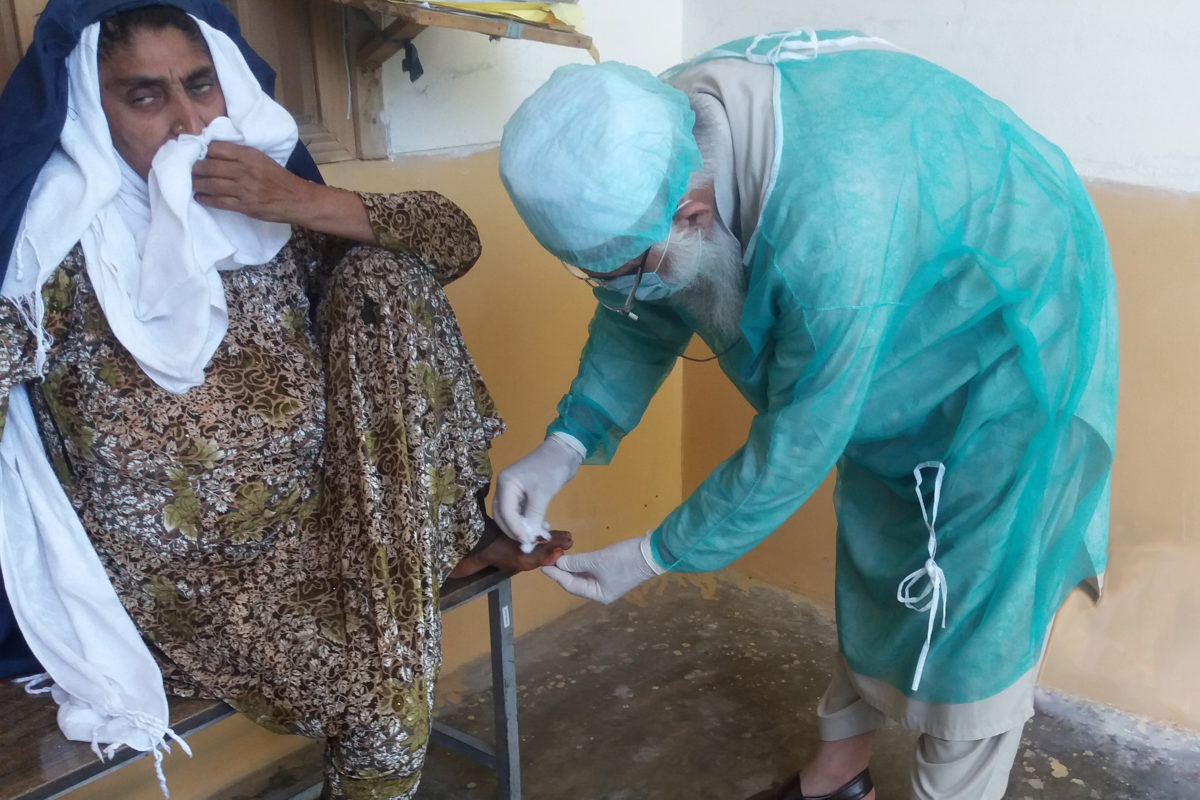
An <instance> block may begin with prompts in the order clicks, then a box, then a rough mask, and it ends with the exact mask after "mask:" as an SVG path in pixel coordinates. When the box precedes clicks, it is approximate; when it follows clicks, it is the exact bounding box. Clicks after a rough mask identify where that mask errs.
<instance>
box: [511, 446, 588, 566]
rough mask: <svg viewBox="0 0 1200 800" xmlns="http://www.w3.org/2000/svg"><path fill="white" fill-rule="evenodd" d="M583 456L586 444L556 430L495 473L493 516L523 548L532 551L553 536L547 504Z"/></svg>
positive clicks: (570, 476)
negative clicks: (542, 540)
mask: <svg viewBox="0 0 1200 800" xmlns="http://www.w3.org/2000/svg"><path fill="white" fill-rule="evenodd" d="M583 456H584V450H583V445H581V444H580V443H579V442H578V441H577V440H576V439H575V438H574V437H571V436H567V435H566V434H561V433H553V434H551V435H550V437H549V438H547V439H546V441H544V442H542V443H541V444H540V445H538V447H537V449H536V450H534V451H533V452H532V453H530V454H529V455H527V456H525V457H524V458H522V459H521V460H520V461H517V462H515V463H513V464H511V465H510V466H508V467H507V468H505V469H503V470H501V471H500V474H499V475H498V476H497V477H496V499H495V500H494V501H492V516H493V517H495V518H496V522H497V523H499V525H500V530H502V531H504V532H505V533H506V534H508V536H509V538H512V539H516V540H517V541H518V542H520V543H521V550H522V551H524V552H526V553H529V552H532V551H533V548H534V546H535V545H536V544H537V542H538V540H539V539H547V540H548V539H549V538H550V534H549V530H550V526H549V525H547V524H546V520H545V517H546V506H548V505H549V504H550V500H551V499H552V498H553V497H554V495H556V494H558V492H559V490H560V489H562V487H564V486H566V485H567V481H569V480H571V478H573V477H575V473H576V472H577V471H578V470H579V465H580V464H582V463H583Z"/></svg>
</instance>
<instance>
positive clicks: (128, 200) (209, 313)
mask: <svg viewBox="0 0 1200 800" xmlns="http://www.w3.org/2000/svg"><path fill="white" fill-rule="evenodd" d="M196 22H197V24H198V25H199V26H200V30H201V31H202V32H203V34H204V38H205V40H206V41H207V43H208V47H209V51H210V52H211V53H212V57H213V64H214V66H215V68H216V72H217V78H218V80H219V81H220V84H221V89H222V91H223V93H224V96H225V102H226V106H227V109H228V118H226V117H221V118H219V119H217V120H215V121H214V122H213V123H212V124H211V125H209V126H208V128H206V129H205V130H204V131H203V132H202V133H201V134H200V135H199V136H181V137H179V138H178V139H176V140H174V141H171V142H168V143H167V144H166V145H164V146H163V147H162V148H161V149H160V150H159V152H158V153H157V154H156V156H155V158H154V161H153V165H152V167H151V172H150V178H149V182H148V185H147V182H144V181H142V180H141V178H140V177H138V176H137V174H136V173H134V172H133V170H132V169H131V168H130V167H129V166H128V165H127V164H125V163H124V160H123V159H121V157H120V156H119V155H118V154H117V152H116V150H115V149H114V147H113V143H112V137H111V135H110V133H109V130H108V123H107V120H106V118H105V116H104V111H103V109H102V108H101V105H100V83H99V75H98V65H97V42H98V38H99V24H98V23H97V24H93V25H91V26H90V27H88V28H87V29H86V30H84V32H83V34H82V37H81V39H80V43H79V46H78V47H76V49H75V51H74V52H73V53H72V54H71V56H70V57H69V59H68V68H69V74H70V78H69V84H68V113H67V120H66V122H65V123H64V125H63V130H62V135H61V138H60V142H59V145H60V146H59V147H58V148H57V149H56V150H55V152H54V154H53V155H52V156H51V158H50V160H49V161H48V162H47V163H46V165H45V167H43V168H42V171H41V172H40V173H39V175H38V179H37V182H36V184H35V185H34V189H33V193H32V195H31V197H30V200H29V204H28V206H27V208H26V210H25V215H24V217H23V218H22V222H21V227H20V229H19V231H18V234H17V241H16V243H15V244H14V247H13V251H12V255H11V257H10V261H9V268H8V274H7V276H6V278H5V280H4V284H3V287H2V288H0V295H3V296H4V297H5V298H7V299H9V300H10V301H12V302H13V303H14V304H16V305H17V307H18V308H19V309H20V310H21V312H22V315H23V317H24V319H25V321H26V323H27V324H28V325H29V326H30V328H31V330H33V331H34V333H35V334H36V335H37V339H38V350H37V369H38V371H39V372H41V371H42V370H43V369H44V363H45V358H46V351H47V348H48V346H49V344H50V340H49V336H48V334H47V333H46V331H45V329H44V327H43V315H44V311H45V309H44V306H43V303H42V287H43V286H44V285H45V283H46V281H47V280H48V279H49V278H50V276H51V275H52V274H53V273H54V271H55V270H56V269H57V268H58V267H59V265H60V264H61V262H62V261H63V259H64V258H65V257H66V256H67V254H68V253H69V252H70V251H71V249H72V248H73V247H74V246H75V243H76V242H79V243H80V244H81V245H82V248H83V252H84V256H85V260H86V264H87V272H88V277H89V278H90V279H91V282H92V284H93V286H94V287H95V290H96V296H97V298H98V300H99V303H100V306H101V308H102V309H103V310H104V314H105V317H106V318H107V320H108V324H109V326H110V327H111V328H112V330H113V332H114V334H116V337H117V339H118V340H119V341H120V342H121V344H122V345H123V346H124V347H125V348H126V349H128V350H129V352H130V353H131V354H133V356H134V358H135V359H137V362H138V364H139V365H140V366H141V367H142V369H143V370H144V371H145V372H146V374H147V375H148V376H150V378H152V379H153V380H154V381H155V383H157V384H158V385H160V386H162V387H163V388H164V389H167V390H168V391H171V392H175V393H183V392H186V391H187V390H188V389H190V388H192V387H193V386H197V385H199V384H200V383H203V381H204V367H205V366H206V365H207V363H208V361H209V359H210V358H211V357H212V354H213V352H214V351H215V350H216V348H217V346H218V345H219V344H220V342H221V340H222V338H223V337H224V335H225V332H226V330H227V327H228V316H227V312H226V307H225V293H224V288H223V284H222V282H221V278H220V274H219V272H218V270H230V269H238V268H240V267H241V266H243V265H247V264H261V263H265V262H266V261H269V260H270V259H271V258H273V257H274V256H275V255H276V254H277V253H278V252H279V250H280V249H281V248H282V247H283V245H284V244H285V243H286V242H287V240H288V237H289V235H290V227H289V226H287V225H283V224H279V223H266V222H261V221H258V220H253V219H250V218H248V217H246V216H244V215H241V214H237V213H234V212H228V211H214V210H209V209H206V208H204V207H203V206H201V205H199V204H198V203H196V202H195V200H194V199H193V198H192V181H191V170H192V166H193V165H194V164H195V162H196V161H197V160H199V159H201V158H203V157H204V155H205V153H206V149H207V146H208V143H209V142H210V141H213V140H214V139H216V140H221V141H232V142H237V143H240V144H245V145H248V146H250V147H254V148H256V149H259V150H262V151H263V152H265V153H267V154H268V155H270V156H271V157H272V158H274V159H275V160H276V161H278V162H279V163H281V164H282V163H284V162H285V161H286V160H287V158H288V157H289V156H290V154H291V152H292V150H293V148H294V147H295V144H296V140H297V130H296V125H295V122H294V121H293V120H292V118H291V115H290V114H289V113H288V112H287V111H286V110H285V109H283V108H282V107H281V106H279V105H278V104H277V103H275V102H274V101H273V100H271V99H270V98H269V97H268V96H267V95H266V94H265V93H264V92H263V91H262V89H261V88H260V87H259V84H258V82H257V81H256V80H255V78H254V76H253V74H252V73H251V72H250V69H249V67H248V66H247V64H246V62H245V59H244V58H243V57H242V55H241V53H240V51H239V50H238V49H237V46H236V45H235V44H234V43H233V41H232V40H230V39H229V37H227V36H226V35H225V34H223V33H221V32H220V31H217V30H216V29H214V28H212V27H210V26H209V25H207V24H206V23H205V22H204V21H202V20H196ZM0 566H2V568H3V574H4V583H5V586H6V587H7V590H8V594H9V600H10V601H11V603H12V607H13V614H14V616H15V617H16V620H17V623H18V624H19V626H20V628H21V631H22V633H23V634H24V635H25V639H26V641H27V642H28V643H29V647H30V649H31V650H32V651H33V653H34V655H35V656H37V658H38V660H39V661H40V662H41V663H42V665H43V666H44V667H45V668H46V671H47V673H48V674H49V677H50V678H51V679H52V680H53V682H54V685H53V687H52V688H51V691H52V693H53V695H54V699H55V700H56V701H58V703H59V712H58V722H59V727H60V728H61V729H62V731H63V733H64V735H66V736H67V738H69V739H74V740H77V741H86V742H91V743H92V746H93V749H95V750H96V752H97V754H98V755H99V754H100V752H101V751H100V747H101V746H102V745H106V746H107V747H106V748H105V752H106V754H107V755H109V756H111V755H112V753H113V752H114V751H115V750H116V748H117V747H119V746H120V745H128V746H129V747H132V748H134V749H137V750H143V751H153V752H154V755H155V759H156V762H157V763H158V764H161V760H162V752H161V751H162V750H163V749H165V747H166V742H165V737H168V736H169V737H174V733H173V732H172V731H171V730H170V728H169V727H168V716H167V700H166V694H165V692H164V691H163V684H162V675H161V673H160V672H159V669H158V665H157V664H156V663H155V661H154V658H153V657H152V656H151V655H150V652H149V651H148V650H147V649H146V646H145V644H144V643H143V641H142V638H141V636H140V635H139V633H138V631H137V629H136V628H135V627H134V625H133V622H132V620H131V619H130V618H129V616H128V614H127V613H126V612H125V609H124V607H123V606H122V605H121V602H120V600H119V599H118V598H117V595H116V592H115V591H114V590H113V587H112V584H111V583H110V582H109V580H108V577H107V575H106V574H105V572H104V568H103V566H102V565H101V563H100V560H99V558H98V557H97V555H96V553H95V551H94V549H93V548H92V546H91V543H90V541H89V540H88V537H87V534H86V532H85V531H84V530H83V526H82V525H81V524H80V522H79V518H78V517H77V516H76V514H75V512H74V510H73V508H72V507H71V504H70V502H69V501H68V499H67V497H66V495H65V493H64V492H63V489H62V486H61V484H60V483H59V480H58V477H57V476H56V475H55V473H54V470H53V468H52V467H51V466H50V463H49V460H48V459H47V457H46V452H45V449H44V445H43V444H42V441H41V438H40V436H39V434H38V431H37V426H36V421H35V419H34V416H33V411H32V407H31V406H30V403H29V398H28V395H27V394H26V391H25V388H24V387H23V386H17V387H15V388H14V389H13V390H12V392H11V393H10V395H9V405H8V416H7V420H6V424H5V426H4V433H3V437H2V438H0ZM181 744H182V742H181ZM184 749H185V750H186V749H187V748H186V745H184ZM189 752H190V751H189ZM158 774H159V780H160V783H161V785H162V789H163V792H164V794H165V793H166V784H165V781H164V780H163V777H162V770H161V766H159V767H158Z"/></svg>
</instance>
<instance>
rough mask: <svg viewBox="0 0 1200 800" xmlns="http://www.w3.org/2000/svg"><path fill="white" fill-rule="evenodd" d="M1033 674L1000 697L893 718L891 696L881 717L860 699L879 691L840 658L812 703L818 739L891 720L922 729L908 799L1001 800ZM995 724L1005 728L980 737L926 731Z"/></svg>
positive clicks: (927, 707) (930, 706)
mask: <svg viewBox="0 0 1200 800" xmlns="http://www.w3.org/2000/svg"><path fill="white" fill-rule="evenodd" d="M1036 673H1037V670H1036V669H1034V670H1031V673H1030V674H1029V675H1027V676H1025V677H1023V678H1022V679H1021V680H1019V681H1018V682H1017V684H1014V686H1013V687H1012V689H1011V690H1006V691H1005V692H1004V693H1002V694H1003V695H1004V697H1003V698H989V699H988V700H983V701H980V702H979V703H963V704H960V705H942V704H935V703H919V704H918V703H910V706H912V708H909V709H906V710H905V712H904V713H902V714H895V713H894V709H893V708H891V707H892V706H894V698H889V700H892V701H893V702H890V703H880V704H879V705H883V706H885V707H889V710H890V711H893V713H892V714H885V713H884V712H883V711H880V710H879V708H877V707H876V706H875V705H872V704H871V703H869V702H868V701H867V699H865V698H864V696H863V695H864V694H867V695H873V694H877V693H878V691H879V687H878V686H873V685H871V682H870V679H865V680H864V679H863V678H862V676H856V675H854V674H853V673H851V672H850V670H849V669H848V667H847V666H846V662H845V659H843V658H842V657H841V654H839V655H838V658H837V660H836V662H835V665H834V670H833V679H832V680H831V681H830V683H829V688H828V689H826V690H825V695H824V696H823V697H822V698H821V702H820V704H819V705H818V706H817V715H818V717H819V718H820V730H821V738H822V739H823V740H825V741H836V740H839V739H848V738H850V737H852V736H858V735H860V734H864V733H868V732H870V731H873V730H875V729H877V728H879V727H881V726H882V725H883V724H884V723H885V722H887V721H888V719H889V716H892V717H893V718H895V719H896V720H897V721H898V722H900V723H901V724H904V725H905V726H906V727H912V728H914V729H916V730H923V731H924V732H922V733H921V736H920V738H919V739H918V740H917V747H916V754H915V756H914V758H913V764H912V772H911V784H912V798H913V800H1001V798H1002V797H1003V796H1004V792H1005V790H1006V789H1007V787H1008V776H1009V773H1010V772H1011V771H1012V765H1013V762H1014V761H1015V760H1016V756H1017V748H1018V747H1019V746H1020V744H1021V731H1022V730H1023V729H1024V727H1025V722H1026V720H1028V718H1029V717H1030V716H1031V715H1032V713H1033V686H1034V677H1035V676H1036ZM864 683H865V684H867V687H863V691H860V686H859V685H856V684H864ZM873 699H874V698H873ZM996 700H1001V702H996ZM922 720H928V722H923V721H922ZM996 727H1000V728H1004V730H1001V731H999V732H997V733H994V734H991V735H987V736H983V737H981V738H942V737H941V736H935V735H933V734H932V733H929V732H927V731H928V730H930V729H933V730H937V731H938V732H951V733H953V732H954V731H963V732H968V733H969V732H971V731H972V730H974V731H980V730H985V729H988V728H991V729H993V730H994V729H995V728H996Z"/></svg>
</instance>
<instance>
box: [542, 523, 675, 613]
mask: <svg viewBox="0 0 1200 800" xmlns="http://www.w3.org/2000/svg"><path fill="white" fill-rule="evenodd" d="M542 572H544V573H546V575H548V576H549V577H550V578H551V579H552V580H553V581H554V582H555V583H557V584H558V585H559V586H561V587H562V588H564V589H566V590H567V591H568V592H570V593H571V594H573V595H578V596H579V597H584V598H587V599H588V600H595V601H596V602H599V603H611V602H612V601H614V600H616V599H617V598H618V597H620V596H621V595H623V594H625V593H626V592H628V591H629V590H630V589H633V588H634V587H636V586H638V585H639V584H640V583H642V582H643V581H645V580H647V579H649V578H653V577H654V576H655V575H661V574H662V573H664V572H666V570H665V569H664V568H663V567H661V566H660V565H659V564H658V562H657V561H655V559H654V554H653V553H652V552H651V550H650V534H648V533H647V534H646V535H645V536H638V537H636V538H633V539H626V540H625V541H623V542H617V543H616V544H614V545H609V546H608V547H606V548H604V549H603V550H597V551H596V552H594V553H580V554H578V555H565V556H562V557H560V558H559V559H558V563H556V564H555V565H554V566H552V567H542Z"/></svg>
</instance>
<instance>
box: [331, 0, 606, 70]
mask: <svg viewBox="0 0 1200 800" xmlns="http://www.w3.org/2000/svg"><path fill="white" fill-rule="evenodd" d="M332 2H335V3H339V4H341V5H344V6H350V7H352V8H358V9H361V10H363V11H367V12H370V13H371V14H381V15H383V16H384V17H385V18H390V19H391V22H390V23H388V24H386V26H384V27H382V29H381V30H380V31H379V35H378V36H376V37H372V38H371V39H370V40H369V41H367V42H366V43H365V44H363V45H362V46H361V47H360V48H359V50H358V53H357V63H358V65H359V67H360V68H361V69H371V68H372V67H376V66H378V65H380V64H382V63H383V62H384V61H386V60H387V59H388V58H390V57H391V56H393V55H395V54H396V53H397V52H399V51H400V50H401V49H403V48H404V44H405V42H408V41H411V40H412V39H413V38H414V37H415V36H416V35H417V34H419V33H420V32H421V31H423V30H425V29H426V28H449V29H452V30H460V31H471V32H473V33H482V34H484V35H486V36H492V37H496V38H501V39H527V40H529V41H533V42H544V43H546V44H554V45H560V46H563V47H576V48H579V49H582V50H587V51H588V52H590V53H592V54H593V57H595V50H594V45H593V43H592V37H590V36H585V35H584V34H582V33H577V32H576V31H574V30H570V29H565V28H564V29H560V28H557V27H547V26H545V25H535V24H533V23H527V22H520V21H519V20H514V19H508V18H504V17H499V16H487V15H483V14H472V13H466V12H460V11H451V10H448V9H440V8H422V7H420V6H415V5H409V4H406V3H389V2H387V0H332Z"/></svg>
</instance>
